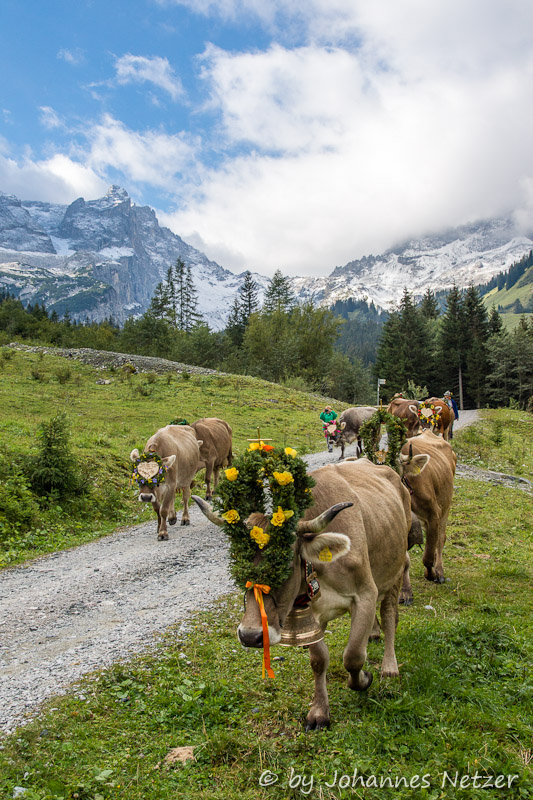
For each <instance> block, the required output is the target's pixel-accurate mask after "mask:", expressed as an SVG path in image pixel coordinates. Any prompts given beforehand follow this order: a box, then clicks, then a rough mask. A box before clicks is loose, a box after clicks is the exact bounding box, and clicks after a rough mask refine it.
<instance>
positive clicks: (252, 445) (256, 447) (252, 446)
mask: <svg viewBox="0 0 533 800" xmlns="http://www.w3.org/2000/svg"><path fill="white" fill-rule="evenodd" d="M259 448H260V444H259V442H251V443H250V447H249V448H248V450H259Z"/></svg>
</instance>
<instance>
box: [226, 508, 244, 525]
mask: <svg viewBox="0 0 533 800" xmlns="http://www.w3.org/2000/svg"><path fill="white" fill-rule="evenodd" d="M222 517H223V518H224V519H225V520H226V522H229V524H230V525H233V524H234V523H235V522H238V521H239V520H240V516H239V512H238V511H235V509H234V508H231V509H230V510H229V511H226V513H225V514H222Z"/></svg>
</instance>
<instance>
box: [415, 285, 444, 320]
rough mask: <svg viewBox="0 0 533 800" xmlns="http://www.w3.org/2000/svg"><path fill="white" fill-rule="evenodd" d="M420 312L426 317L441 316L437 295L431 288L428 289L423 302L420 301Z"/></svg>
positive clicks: (435, 317) (434, 317)
mask: <svg viewBox="0 0 533 800" xmlns="http://www.w3.org/2000/svg"><path fill="white" fill-rule="evenodd" d="M420 313H421V314H422V316H423V317H425V318H426V319H437V317H438V316H439V307H438V306H437V301H436V300H435V295H434V294H433V292H432V291H431V289H429V288H428V289H426V291H425V293H424V297H423V298H422V302H421V303H420Z"/></svg>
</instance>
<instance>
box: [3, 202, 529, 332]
mask: <svg viewBox="0 0 533 800" xmlns="http://www.w3.org/2000/svg"><path fill="white" fill-rule="evenodd" d="M532 228H533V226H532ZM531 249H533V234H528V235H524V234H523V233H518V232H517V231H516V229H515V226H514V223H513V221H512V218H510V217H509V218H499V219H491V220H484V221H481V222H477V223H473V224H471V225H466V226H463V227H459V228H454V229H450V230H447V231H444V232H442V231H441V232H437V233H435V234H432V235H426V236H424V237H422V238H420V239H416V240H411V241H407V242H405V243H403V244H401V245H399V246H397V247H394V248H392V249H390V250H387V251H386V252H384V253H382V254H381V255H377V256H374V255H369V256H366V257H364V258H361V259H359V260H356V261H350V262H349V263H347V264H346V265H344V266H337V267H335V269H334V270H333V271H332V272H331V274H329V275H328V276H326V277H318V278H316V277H301V278H300V277H296V278H292V279H291V284H292V288H293V290H294V292H295V295H296V297H297V299H298V300H299V301H304V300H311V301H312V302H314V303H316V304H320V305H322V304H325V305H332V304H333V303H334V302H335V301H336V300H343V299H347V298H349V297H354V298H356V299H365V300H367V301H368V302H373V303H374V304H375V305H377V306H379V307H381V308H388V307H390V304H391V303H396V302H397V301H398V300H399V299H400V297H401V295H402V292H403V289H404V287H407V288H408V289H409V290H410V291H411V292H412V293H413V294H414V296H415V297H420V296H421V295H422V294H423V293H424V292H425V290H426V289H427V288H430V289H431V290H432V291H440V290H442V289H448V288H450V287H451V286H452V284H453V283H456V284H457V285H458V286H459V287H463V286H467V285H468V284H470V283H474V284H481V283H486V282H487V281H489V280H490V279H491V278H492V277H493V276H494V275H496V274H497V273H498V272H501V271H502V270H506V269H507V268H508V267H509V266H510V265H511V264H513V263H515V262H516V261H518V260H519V259H520V258H521V257H522V256H524V255H525V254H527V253H529V252H530V250H531ZM177 258H181V259H182V260H183V261H184V262H185V264H187V265H190V267H191V272H192V275H193V279H194V282H195V285H196V288H197V290H198V304H199V308H198V310H199V311H200V312H201V314H202V315H203V316H204V319H205V320H206V321H207V322H208V324H209V326H210V327H211V328H214V329H220V328H222V327H224V325H225V323H226V320H227V316H228V314H229V311H230V308H231V306H232V304H233V301H234V298H235V294H236V292H237V290H238V289H239V287H240V286H241V285H242V281H243V275H242V274H241V275H235V274H234V273H233V272H230V271H229V270H227V269H224V268H223V267H221V266H220V265H219V264H217V263H216V262H214V261H211V260H210V259H208V258H207V256H206V255H204V254H203V253H201V252H200V251H199V250H196V249H195V248H194V247H191V246H190V245H188V244H187V243H186V242H184V241H183V239H181V238H180V236H178V235H176V234H175V233H172V231H170V230H169V229H168V228H165V227H162V226H160V225H159V223H158V221H157V217H156V215H155V212H154V211H153V210H152V209H151V208H149V207H148V206H137V205H135V204H134V203H132V201H131V199H130V197H129V195H128V194H127V192H126V191H125V190H124V189H121V188H120V187H118V186H111V187H110V189H109V191H108V192H107V194H106V195H105V196H104V197H102V198H100V199H97V200H91V201H85V200H84V199H83V198H79V199H78V200H75V201H74V202H73V203H71V204H70V205H68V206H66V205H58V204H53V203H45V202H40V201H34V200H19V199H18V198H16V197H14V196H13V195H6V194H3V193H1V192H0V287H4V288H6V289H7V290H8V291H10V292H11V293H12V294H14V295H15V296H17V297H20V299H21V300H22V301H23V302H25V303H26V302H28V303H36V302H38V303H44V304H45V306H46V307H47V308H48V309H49V310H55V311H57V313H58V314H59V315H60V316H61V315H62V314H64V313H65V311H67V310H68V312H69V314H70V316H71V317H72V318H73V319H81V320H85V319H89V320H96V321H101V320H103V319H105V318H106V317H110V316H111V317H113V319H114V320H116V321H117V322H118V323H123V322H124V321H125V320H126V319H127V318H128V317H129V316H139V315H141V314H142V313H143V312H144V311H145V310H146V309H147V307H148V305H149V303H150V300H151V298H152V295H153V293H154V290H155V288H156V286H157V284H158V283H159V282H160V281H162V280H164V278H165V276H166V272H167V270H168V268H169V267H170V266H172V265H173V264H174V263H175V262H176V259H177ZM252 275H253V278H254V280H255V281H256V283H257V284H258V286H259V295H260V297H262V295H263V293H264V290H265V288H266V286H267V285H268V280H269V279H268V278H267V277H265V276H263V275H259V274H257V273H252Z"/></svg>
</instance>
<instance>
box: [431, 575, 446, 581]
mask: <svg viewBox="0 0 533 800" xmlns="http://www.w3.org/2000/svg"><path fill="white" fill-rule="evenodd" d="M433 580H434V582H435V583H446V578H445V577H444V575H436V576H435V578H434V579H433Z"/></svg>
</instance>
